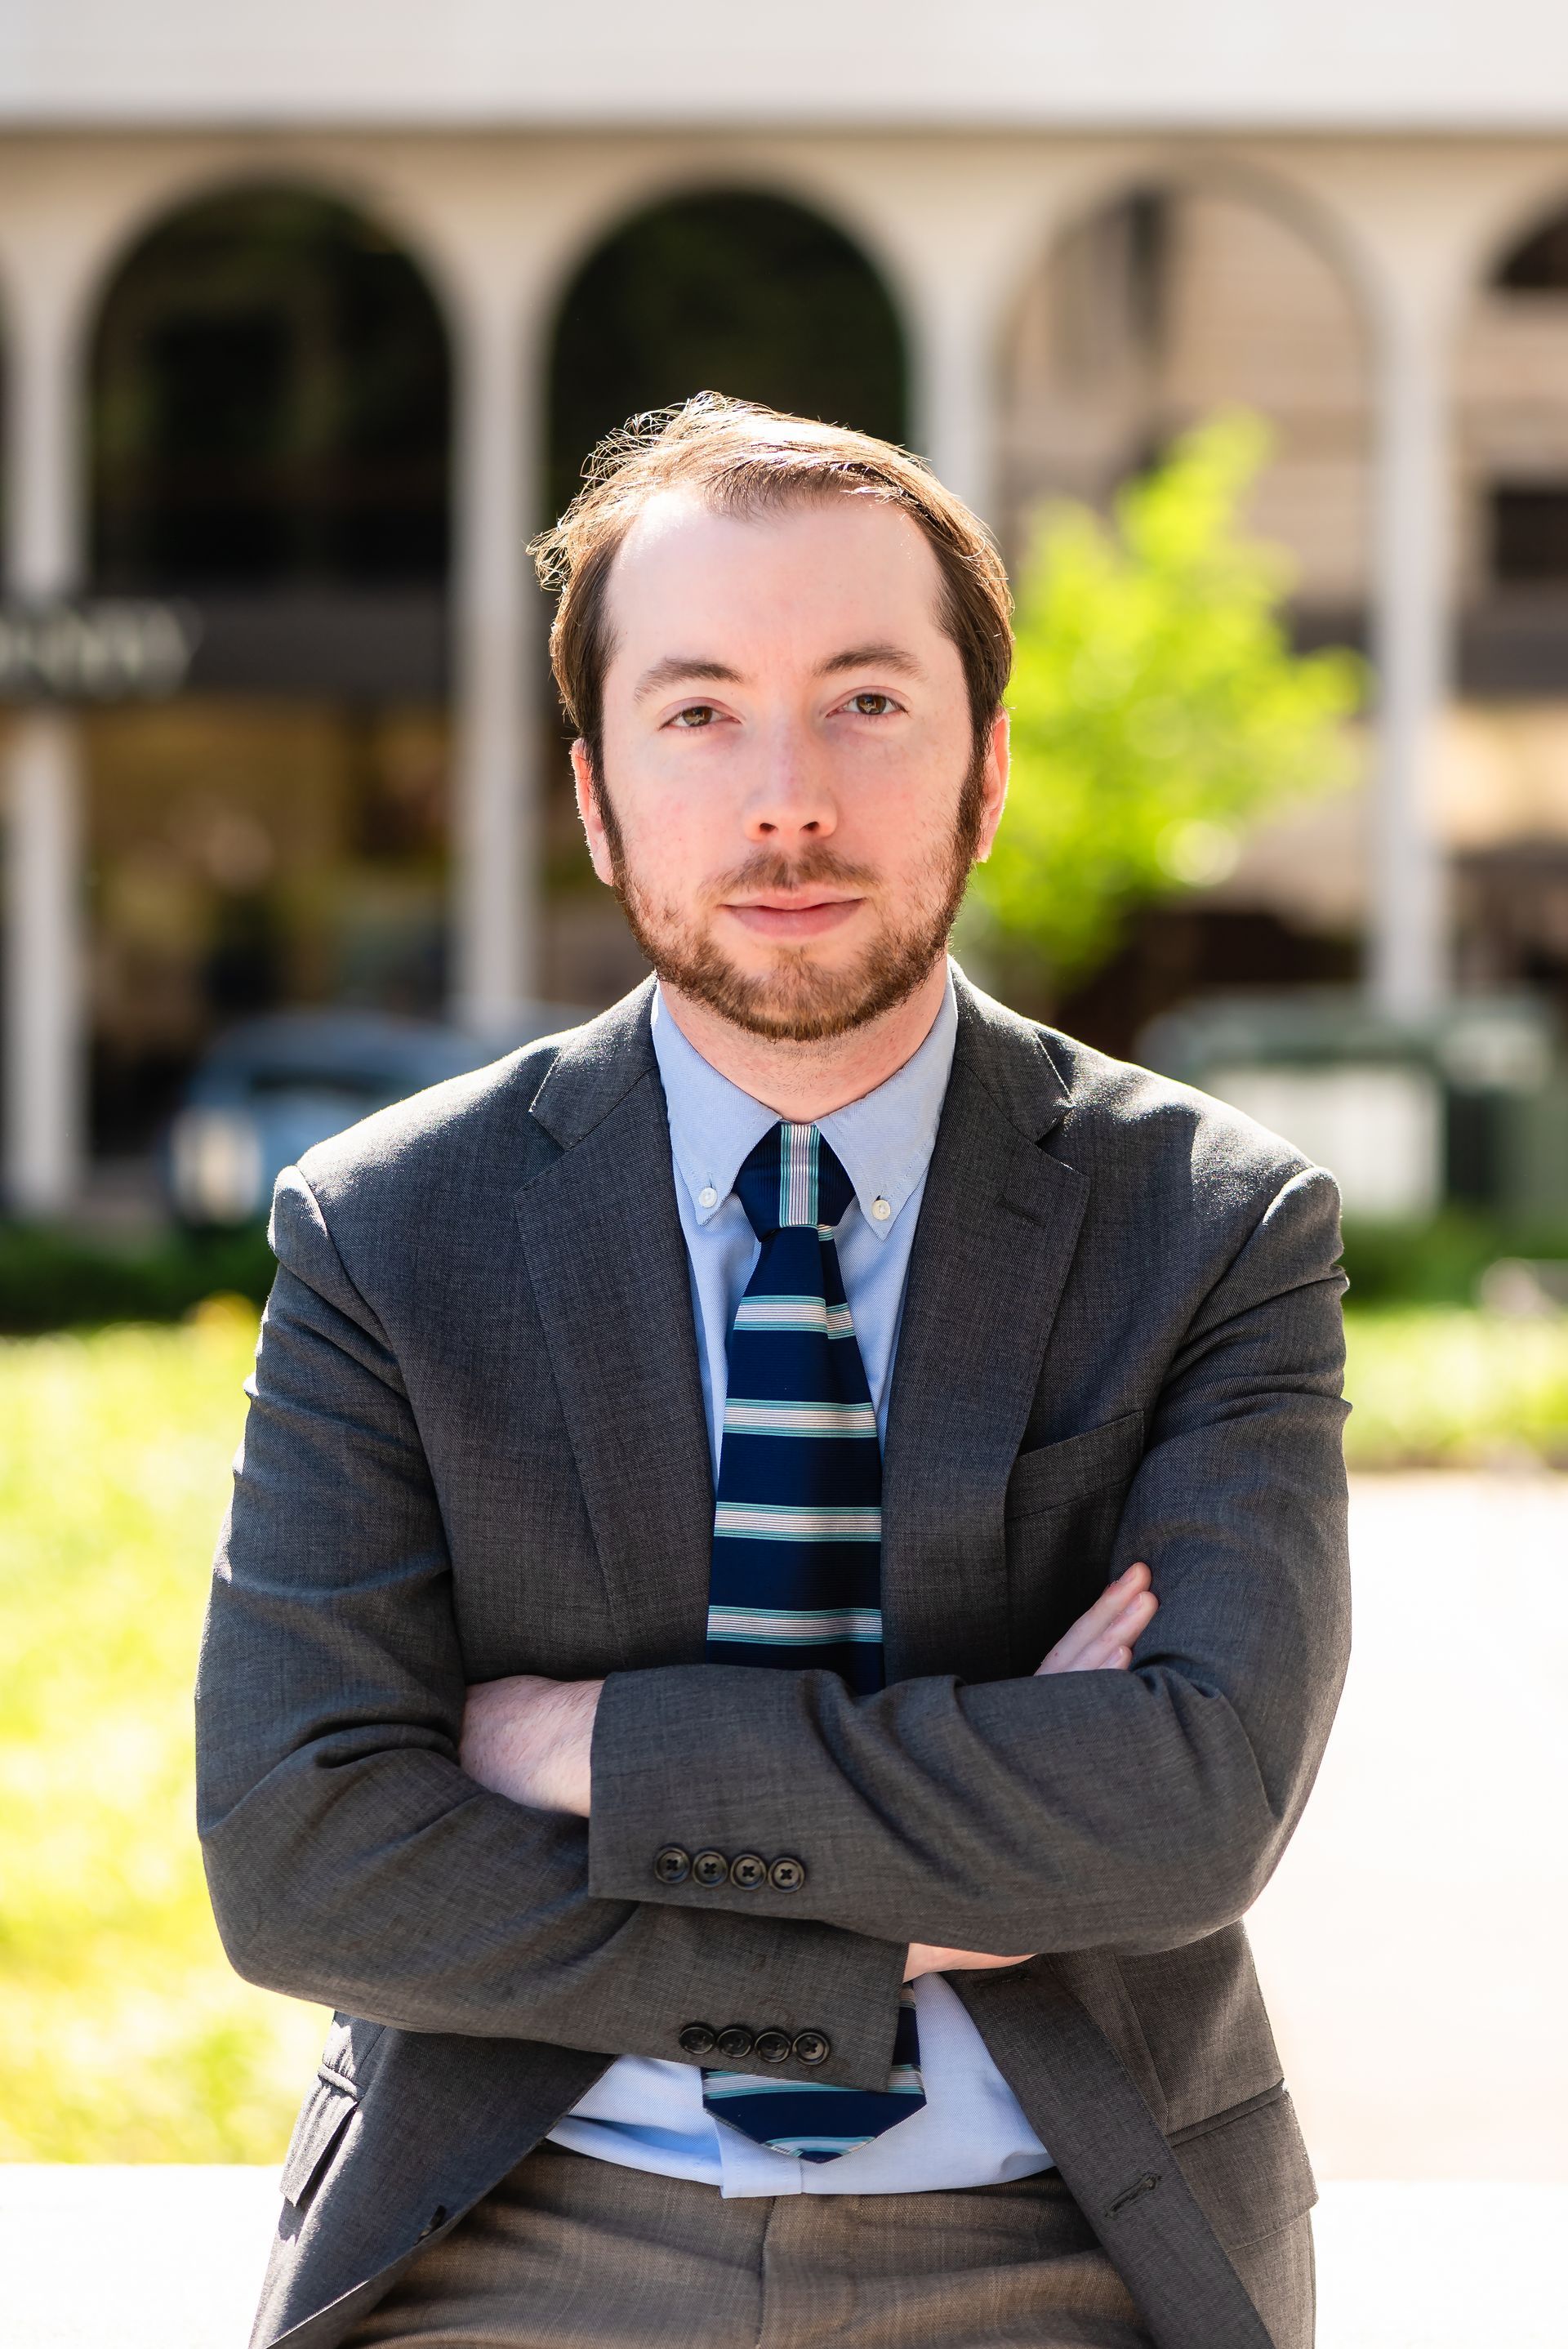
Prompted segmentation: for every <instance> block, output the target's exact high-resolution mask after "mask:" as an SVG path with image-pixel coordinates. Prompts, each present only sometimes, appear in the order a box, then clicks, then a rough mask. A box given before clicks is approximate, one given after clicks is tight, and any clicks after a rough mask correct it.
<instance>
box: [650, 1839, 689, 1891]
mask: <svg viewBox="0 0 1568 2349" xmlns="http://www.w3.org/2000/svg"><path fill="white" fill-rule="evenodd" d="M654 1874H655V1876H656V1877H657V1878H658V1879H659V1882H660V1883H661V1884H684V1883H685V1882H686V1878H687V1877H688V1876H689V1875H690V1874H691V1854H690V1852H689V1851H683V1850H682V1849H681V1847H680V1846H679V1844H678V1843H667V1844H665V1847H664V1849H663V1851H658V1852H655V1854H654Z"/></svg>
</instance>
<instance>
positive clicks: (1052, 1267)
mask: <svg viewBox="0 0 1568 2349" xmlns="http://www.w3.org/2000/svg"><path fill="white" fill-rule="evenodd" d="M540 557H541V562H542V567H543V569H544V570H545V571H546V573H547V575H548V577H549V578H550V580H551V582H552V584H553V585H556V586H557V587H558V588H559V591H560V604H559V609H558V615H557V619H556V624H555V629H554V633H553V636H552V657H553V659H554V664H555V670H556V676H557V679H558V681H559V684H560V686H561V689H562V697H563V699H564V701H565V705H566V708H567V709H568V711H569V712H570V714H571V716H572V718H573V721H574V723H575V725H576V728H577V730H578V735H579V740H578V741H577V743H576V745H575V748H574V751H573V762H574V767H575V773H576V782H577V791H578V802H579V806H580V809H581V812H582V817H583V825H584V828H585V831H586V834H587V839H588V843H589V848H590V851H591V854H592V855H593V864H594V868H595V870H596V872H597V873H598V874H599V876H600V878H601V879H602V880H604V881H606V882H608V883H609V884H610V885H612V886H614V888H615V890H616V891H617V892H618V894H619V895H620V898H621V901H622V904H623V905H624V909H625V912H626V915H627V916H628V918H629V920H630V922H631V924H632V926H633V928H634V932H635V934H636V936H637V937H638V939H639V941H640V943H641V945H642V946H643V947H644V950H645V953H646V954H647V957H648V958H649V960H650V962H651V963H652V964H653V966H654V968H655V972H656V974H657V981H656V984H655V981H653V980H650V981H649V982H647V983H646V984H645V986H644V987H642V988H638V989H637V990H636V992H635V993H634V994H633V995H631V996H630V997H628V998H627V999H625V1000H624V1002H622V1003H620V1004H617V1005H616V1006H614V1009H611V1010H610V1011H608V1012H606V1013H605V1014H604V1015H603V1018H601V1019H595V1020H593V1021H590V1022H589V1023H588V1024H587V1026H585V1027H583V1028H582V1029H579V1030H574V1031H573V1032H572V1033H570V1034H568V1035H564V1036H562V1037H558V1038H556V1039H554V1040H551V1041H549V1042H547V1043H545V1044H542V1045H535V1046H533V1047H531V1048H530V1049H529V1050H525V1051H523V1052H521V1053H518V1054H514V1055H513V1056H512V1057H511V1058H510V1059H508V1060H505V1061H500V1062H499V1063H498V1064H497V1065H496V1066H495V1067H493V1068H491V1069H489V1070H485V1071H481V1072H480V1073H479V1074H478V1075H477V1076H473V1077H466V1078H462V1079H459V1080H458V1081H455V1082H452V1083H449V1084H447V1085H443V1086H439V1087H438V1088H436V1089H435V1090H434V1091H433V1092H428V1093H426V1094H423V1095H421V1096H420V1097H419V1098H418V1099H417V1100H415V1101H413V1102H407V1103H405V1104H403V1105H402V1106H400V1107H398V1108H396V1109H393V1110H389V1111H387V1112H382V1113H381V1114H379V1115H377V1116H376V1117H373V1118H371V1119H369V1120H367V1121H366V1123H363V1124H361V1125H359V1126H357V1127H356V1128H354V1129H353V1130H352V1131H351V1132H349V1133H346V1134H345V1135H342V1136H340V1137H338V1138H337V1139H336V1140H335V1141H333V1142H330V1143H324V1144H322V1145H320V1146H319V1147H318V1148H316V1149H315V1150H313V1151H312V1152H310V1153H309V1154H307V1155H306V1157H305V1158H304V1161H303V1162H302V1164H301V1165H300V1166H299V1167H298V1168H297V1169H292V1170H290V1171H289V1172H287V1173H286V1174H284V1176H283V1177H282V1178H281V1180H280V1183H279V1186H278V1192H277V1197H276V1202H275V1206H274V1215H273V1245H274V1247H275V1250H276V1253H277V1256H278V1259H279V1270H278V1275H277V1279H276V1283H275V1286H274V1288H273V1295H272V1299H271V1301H270V1303H269V1306H268V1309H267V1315H266V1319H265V1322H264V1324H263V1335H262V1341H261V1345H260V1348H259V1350H258V1356H257V1364H256V1371H255V1374H254V1380H253V1387H252V1396H253V1400H252V1405H251V1413H250V1419H249V1423H248V1426H247V1431H246V1435H245V1441H244V1444H243V1447H242V1453H241V1456H240V1459H239V1462H238V1465H237V1479H236V1486H235V1494H234V1501H233V1506H232V1512H231V1516H230V1520H229V1522H228V1525H227V1526H226V1528H225V1532H224V1537H223V1540H222V1547H221V1548H220V1553H219V1558H218V1564H217V1570H216V1575H215V1579H214V1584H213V1592H212V1600H211V1610H210V1615H209V1620H208V1627H207V1633H206V1639H205V1643H204V1648H203V1654H202V1664H201V1685H200V1690H199V1699H198V1707H199V1714H198V1720H199V1743H200V1761H201V1831H202V1836H203V1840H204V1847H205V1852H206V1859H207V1866H208V1871H209V1878H210V1881H211V1889H212V1896H213V1901H214V1905H215V1908H216V1911H217V1915H218V1920H219V1923H220V1926H221V1929H222V1934H223V1938H224V1941H225V1945H226V1947H227V1948H228V1950H229V1952H230V1954H231V1956H232V1959H233V1961H234V1963H235V1964H236V1965H237V1966H238V1967H239V1969H240V1971H242V1973H244V1974H245V1975H247V1976H248V1977H249V1978H250V1979H252V1980H253V1981H256V1982H263V1983H265V1984H268V1985H269V1986H271V1987H272V1988H273V1989H276V1990H279V1991H283V1992H287V1993H289V1994H291V1995H293V1996H295V1997H302V1998H308V1999H318V2000H321V2001H323V2002H329V2003H331V2004H332V2005H333V2006H335V2008H336V2009H337V2010H338V2012H337V2013H335V2018H334V2022H333V2024H332V2028H331V2030H330V2032H329V2034H328V2038H327V2044H326V2049H325V2055H324V2058H323V2062H322V2065H321V2068H320V2071H319V2074H318V2075H317V2079H316V2082H315V2085H314V2086H313V2088H312V2089H311V2092H310V2094H309V2095H308V2096H307V2098H306V2100H305V2104H304V2109H303V2111H302V2113H301V2115H300V2118H299V2121H298V2124H297V2126H296V2128H295V2132H294V2139H293V2142H292V2144H291V2146H290V2149H289V2154H288V2158H287V2162H286V2165H285V2169H284V2208H283V2213H282V2217H281V2220H280V2224H279V2229H278V2236H277V2242H276V2246H275V2249H274V2252H273V2261H272V2264H271V2267H270V2269H269V2272H268V2277H267V2281H266V2285H265V2288H264V2292H263V2302H262V2309H261V2313H260V2315H259V2317H258V2320H257V2328H256V2333H255V2341H256V2343H257V2344H273V2343H282V2342H287V2343H289V2344H295V2349H305V2344H310V2349H325V2344H335V2343H344V2344H348V2349H367V2344H373V2343H380V2344H412V2343H420V2344H427V2349H435V2344H440V2345H441V2349H458V2344H463V2349H469V2344H480V2343H481V2342H482V2343H484V2344H497V2349H563V2344H584V2349H586V2344H593V2349H632V2344H652V2343H665V2342H674V2341H677V2340H678V2341H680V2342H681V2343H683V2344H689V2349H725V2344H741V2343H746V2344H754V2343H755V2344H765V2349H785V2344H789V2349H813V2344H828V2343H833V2344H844V2349H906V2344H916V2343H921V2344H924V2343H928V2342H932V2341H940V2342H942V2343H943V2344H946V2349H979V2344H982V2343H984V2344H990V2349H998V2344H1014V2349H1025V2344H1028V2349H1066V2344H1105V2349H1134V2344H1147V2343H1150V2342H1152V2343H1155V2344H1160V2349H1264V2344H1267V2343H1269V2342H1273V2343H1274V2344H1275V2349H1307V2344H1310V2343H1311V2340H1312V2331H1313V2261H1312V2240H1311V2228H1310V2220H1309V2218H1308V2216H1307V2213H1308V2209H1309V2207H1310V2205H1311V2204H1312V2202H1313V2201H1314V2200H1315V2185H1314V2181H1313V2177H1312V2172H1311V2168H1310V2165H1309V2163H1308V2160H1307V2157H1306V2153H1305V2147H1304V2146H1303V2144H1302V2140H1301V2137H1300V2134H1299V2131H1298V2129H1297V2127H1296V2125H1295V2117H1294V2115H1293V2111H1292V2107H1291V2104H1290V2099H1289V2096H1288V2095H1287V2093H1286V2091H1285V2089H1284V2084H1283V2081H1282V2079H1281V2073H1280V2064H1279V2059H1278V2055H1277V2054H1276V2052H1275V2049H1274V2042H1273V2039H1272V2037H1271V2035H1270V2032H1269V2026H1268V2023H1267V2019H1266V2016H1265V2014H1264V2007H1263V2004H1262V2001H1261V1998H1260V1995H1259V1992H1258V1988H1257V1983H1256V1981H1255V1978H1254V1975H1253V1969H1252V1964H1251V1960H1250V1957H1249V1954H1248V1951H1247V1944H1246V1939H1245V1934H1244V1931H1243V1926H1242V1924H1241V1921H1240V1920H1241V1918H1242V1915H1243V1911H1244V1910H1245V1909H1246V1908H1247V1907H1248V1906H1249V1904H1250V1903H1251V1902H1252V1900H1253V1899H1254V1898H1255V1897H1256V1895H1257V1893H1258V1891H1259V1889H1261V1887H1262V1886H1263V1885H1264V1882H1265V1881H1266V1880H1267V1878H1268V1877H1269V1875H1270V1873H1271V1871H1272V1869H1273V1868H1274V1866H1275V1864H1276V1862H1277V1861H1278V1859H1279V1857H1280V1855H1281V1853H1282V1851H1283V1850H1284V1846H1285V1844H1286V1842H1287V1841H1288V1839H1289V1837H1290V1835H1291V1833H1292V1832H1293V1830H1294V1828H1295V1823H1296V1820H1297V1819H1298V1817H1299V1816H1300V1814H1301V1810H1302V1806H1303V1805H1304V1803H1305V1799H1306V1796H1307V1794H1308V1792H1309V1790H1310V1787H1311V1785H1312V1781H1313V1778H1314V1775H1315V1771H1316V1768H1317V1764H1318V1761H1319V1759H1320V1756H1321V1754H1322V1750H1323V1746H1324V1743H1325V1740H1326V1735H1327V1732H1328V1727H1329V1723H1330V1720H1331V1717H1332V1714H1333V1712H1334V1708H1335V1705H1336V1701H1337V1696H1338V1692H1339V1689H1340V1685H1341V1682H1342V1679H1343V1675H1344V1671H1345V1666H1346V1645H1347V1616H1348V1607H1347V1593H1346V1557H1345V1485H1344V1472H1343V1466H1342V1462H1341V1450H1340V1431H1341V1421H1342V1414H1343V1411H1344V1405H1343V1404H1342V1402H1341V1401H1340V1384H1341V1369H1342V1337H1341V1327H1340V1312H1339V1299H1340V1295H1341V1290H1342V1288H1343V1278H1342V1276H1341V1274H1340V1273H1339V1272H1338V1271H1337V1270H1336V1257H1337V1254H1338V1234H1337V1199H1336V1192H1335V1188H1334V1185H1333V1183H1332V1182H1331V1180H1330V1179H1329V1178H1328V1176H1326V1174H1323V1173H1322V1172H1321V1171H1320V1170H1318V1169H1316V1168H1315V1167H1312V1166H1310V1165H1309V1164H1307V1163H1306V1162H1305V1161H1304V1160H1303V1159H1302V1158H1301V1157H1300V1156H1299V1155H1298V1154H1296V1153H1295V1152H1293V1151H1292V1150H1290V1149H1289V1148H1287V1147H1286V1145H1285V1144H1284V1143H1281V1142H1280V1141H1279V1140H1278V1139H1277V1137H1275V1136H1274V1135H1271V1134H1269V1133H1265V1132H1264V1131H1263V1130H1262V1129H1261V1128H1259V1127H1257V1126H1255V1125H1253V1124H1252V1123H1249V1122H1248V1121H1247V1120H1245V1119H1244V1118H1242V1117H1239V1116H1237V1115H1235V1114H1233V1112H1229V1111H1227V1110H1225V1109H1223V1108H1222V1106H1221V1105H1220V1104H1219V1103H1217V1102H1212V1101H1210V1100H1207V1099H1205V1098H1204V1097H1203V1096H1202V1095H1200V1094H1197V1093H1193V1092H1190V1091H1187V1090H1185V1089H1183V1088H1181V1087H1179V1086H1175V1085H1171V1084H1168V1083H1166V1082H1163V1081H1161V1080H1159V1079H1157V1078H1155V1077H1153V1076H1151V1075H1150V1074H1149V1073H1148V1072H1146V1071H1141V1070H1139V1069H1135V1068H1132V1067H1129V1066H1127V1065H1125V1064H1123V1063H1120V1062H1117V1061H1110V1060H1108V1059H1106V1058H1105V1057H1103V1056H1102V1055H1100V1054H1099V1053H1096V1052H1094V1051H1091V1050H1088V1049H1087V1048H1085V1047H1084V1046H1082V1045H1080V1044H1078V1043H1075V1042H1074V1041H1072V1040H1070V1039H1069V1038H1068V1037H1065V1036H1062V1035H1058V1034H1057V1033H1055V1032H1054V1031H1052V1030H1046V1029H1042V1028H1039V1027H1037V1026H1036V1025H1035V1024H1033V1023H1031V1022H1029V1021H1026V1020H1024V1019H1018V1018H1016V1016H1014V1015H1013V1014H1012V1013H1010V1012H1008V1011H1006V1010H1004V1009H1002V1008H1001V1006H999V1005H998V1004H995V1003H994V1002H991V1001H989V1000H988V999H986V998H985V996H983V995H981V994H980V993H978V992H977V991H976V990H975V988H973V987H972V986H971V985H970V984H969V983H968V981H967V980H966V979H965V978H964V977H963V975H962V974H961V973H960V972H959V971H958V970H957V968H955V967H954V966H953V965H951V964H950V963H949V961H948V959H947V957H946V955H945V951H944V948H945V942H946V938H947V935H948V932H949V928H950V926H951V924H952V922H953V919H954V914H955V912H956V909H957V906H958V903H959V900H960V897H961V895H962V893H963V888H964V885H965V876H966V874H967V873H968V871H969V868H970V866H971V864H972V863H973V861H974V860H975V858H976V857H980V856H984V855H985V853H986V851H987V850H988V848H989V845H990V843H991V840H992V837H993V835H994V833H995V829H996V825H997V823H998V821H999V820H1000V817H1001V814H1002V808H1003V801H1004V796H1005V791H1006V716H1005V714H1004V711H1003V708H1002V694H1003V690H1004V688H1005V686H1006V678H1007V672H1008V664H1009V657H1010V649H1011V640H1010V631H1009V625H1008V605H1007V595H1006V583H1005V580H1004V577H1003V574H1002V571H1001V567H1000V564H999V562H998V559H997V557H996V554H995V550H994V548H993V547H992V545H991V543H990V541H989V540H988V538H987V537H986V535H985V533H984V531H983V530H982V529H981V527H980V525H979V524H978V523H976V522H975V520H974V518H973V517H972V516H971V515H970V514H969V513H968V512H966V511H965V508H964V507H963V506H962V505H961V504H960V503H959V502H958V501H957V500H956V499H954V497H952V496H951V495H950V494H949V493H948V492H945V491H944V489H943V488H942V487H941V486H940V484H938V483H937V482H936V481H934V479H933V478H932V476H931V475H930V473H929V472H928V471H926V469H925V468H923V466H921V465H920V464H918V463H917V462H916V461H915V460H912V459H910V458H908V457H907V456H905V455H904V454H903V452H902V451H900V450H894V449H892V448H890V447H888V446H886V445H885V444H883V443H881V442H877V441H874V440H868V439H865V438H863V437H861V436H860V435H857V434H853V433H848V432H841V431H838V430H833V429H827V428H825V427H822V426H820V425H816V424H810V423H806V422H802V421H801V420H799V419H791V418H787V417H780V416H778V415H776V414H773V413H772V412H770V411H769V410H766V409H755V408H750V407H748V406H745V405H742V404H739V403H731V402H726V401H720V400H715V399H711V398H705V399H703V400H700V401H697V402H694V403H692V404H690V405H689V406H688V407H687V408H686V409H683V410H680V411H677V412H676V413H674V414H673V415H672V416H670V417H669V418H668V419H652V420H649V419H644V420H643V422H642V423H641V424H640V426H639V427H638V428H637V429H634V430H632V431H631V432H629V433H628V435H626V436H625V437H624V439H623V440H620V441H619V442H617V443H616V444H614V445H613V446H612V447H610V448H609V449H608V450H607V451H606V452H605V453H604V454H603V456H602V459H601V461H600V464H599V466H598V469H597V471H595V473H594V475H593V478H592V479H591V481H590V482H589V485H588V486H587V488H586V489H585V490H584V492H583V494H582V496H581V497H580V498H579V500H578V501H577V502H576V503H575V505H574V506H573V509H572V511H571V512H569V513H568V514H567V516H566V517H565V518H564V520H563V521H562V523H561V524H560V525H559V526H558V527H557V529H556V531H555V532H553V533H551V534H549V535H548V536H547V538H546V539H545V541H544V542H543V543H542V547H541V549H540Z"/></svg>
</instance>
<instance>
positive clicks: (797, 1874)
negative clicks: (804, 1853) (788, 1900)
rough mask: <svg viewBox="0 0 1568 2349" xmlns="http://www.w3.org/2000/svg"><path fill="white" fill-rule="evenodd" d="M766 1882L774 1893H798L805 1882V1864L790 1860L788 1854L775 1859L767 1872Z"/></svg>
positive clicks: (801, 1860) (798, 1860)
mask: <svg viewBox="0 0 1568 2349" xmlns="http://www.w3.org/2000/svg"><path fill="white" fill-rule="evenodd" d="M768 1881H769V1884H770V1885H771V1886H772V1887H773V1889H774V1891H775V1892H799V1889H800V1887H801V1886H802V1884H804V1883H805V1881H806V1863H805V1861H804V1860H803V1859H791V1858H790V1857H789V1854H788V1852H786V1853H784V1854H783V1855H782V1856H781V1857H779V1858H778V1859H776V1860H775V1861H774V1863H773V1865H772V1867H771V1868H769V1871H768Z"/></svg>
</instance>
